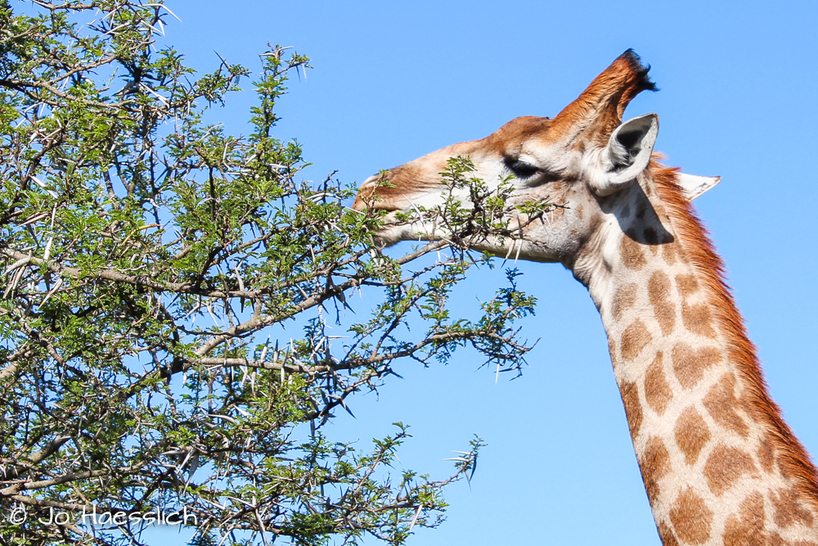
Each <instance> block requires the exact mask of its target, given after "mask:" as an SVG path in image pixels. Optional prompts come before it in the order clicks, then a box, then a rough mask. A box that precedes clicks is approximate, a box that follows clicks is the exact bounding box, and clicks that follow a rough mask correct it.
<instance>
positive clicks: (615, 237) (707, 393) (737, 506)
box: [353, 50, 818, 546]
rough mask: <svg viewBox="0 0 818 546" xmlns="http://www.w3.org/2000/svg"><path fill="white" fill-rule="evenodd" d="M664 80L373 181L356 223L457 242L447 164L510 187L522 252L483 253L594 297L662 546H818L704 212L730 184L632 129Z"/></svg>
mask: <svg viewBox="0 0 818 546" xmlns="http://www.w3.org/2000/svg"><path fill="white" fill-rule="evenodd" d="M648 70H649V67H647V66H645V65H643V64H642V62H641V60H640V59H639V57H638V56H637V55H636V54H635V53H634V52H633V51H632V50H628V51H626V52H625V53H624V54H623V55H621V56H620V57H619V58H617V59H616V60H615V61H614V62H613V64H611V65H610V66H609V67H608V68H607V69H606V70H605V71H603V72H602V73H601V74H600V75H599V76H598V77H597V78H596V79H594V81H593V82H592V83H591V84H590V86H589V87H588V88H587V89H586V90H585V91H584V92H583V93H582V94H581V95H580V96H579V98H577V99H576V100H575V101H574V102H572V103H571V104H570V105H568V106H567V107H566V108H565V109H563V110H562V111H561V112H560V113H559V114H558V115H557V116H556V117H555V118H553V119H549V118H539V117H533V116H526V117H520V118H516V119H514V120H512V121H510V122H509V123H507V124H506V125H504V126H503V127H501V128H500V129H499V130H498V131H496V132H495V133H493V134H491V135H489V136H488V137H486V138H483V139H481V140H476V141H471V142H463V143H460V144H455V145H453V146H449V147H446V148H443V149H441V150H438V151H436V152H433V153H431V154H428V155H426V156H424V157H421V158H419V159H416V160H414V161H411V162H409V163H406V164H405V165H402V166H399V167H396V168H394V169H391V170H389V171H385V172H384V173H382V174H380V175H376V176H373V177H371V178H369V179H368V180H366V181H365V182H364V183H363V185H362V186H361V189H360V191H359V193H358V196H357V197H356V199H355V202H354V204H353V208H354V209H356V210H361V211H364V210H370V211H372V210H377V209H379V210H382V211H385V214H386V216H385V217H384V219H385V223H384V226H383V229H381V230H380V231H379V232H378V233H376V234H375V235H376V240H377V241H379V242H380V243H381V244H383V245H391V244H395V243H397V242H399V241H402V240H416V239H426V240H443V239H447V238H448V237H450V235H451V234H449V233H447V232H446V231H445V229H443V228H442V227H441V225H440V224H439V223H438V222H435V220H434V219H433V218H431V217H430V215H429V214H427V213H426V212H425V211H429V210H432V209H434V207H435V206H440V205H441V203H442V201H443V199H444V196H443V192H442V191H441V174H440V173H441V171H443V170H444V168H445V166H446V162H447V160H448V159H449V158H451V157H454V156H465V157H468V158H469V159H470V160H471V162H472V163H473V165H474V167H475V172H474V173H473V174H475V175H476V177H479V178H480V179H482V180H483V181H484V182H485V183H486V184H489V185H490V186H491V187H494V188H496V187H497V185H498V184H499V181H500V180H501V179H503V178H506V179H507V178H508V176H509V175H513V178H512V184H513V192H512V193H511V195H510V197H509V198H508V202H507V209H506V211H507V215H506V220H507V222H508V226H509V229H508V231H509V232H511V233H512V234H513V236H507V235H506V236H499V235H491V234H484V235H483V236H481V237H478V238H472V240H471V242H470V246H471V247H472V248H475V249H478V250H482V251H485V252H488V253H491V254H494V255H497V256H508V255H516V256H518V257H519V258H521V259H525V260H532V261H539V262H558V263H561V264H563V265H564V266H565V267H566V268H568V269H569V270H571V271H572V273H573V275H574V277H575V278H576V279H577V280H578V281H579V282H581V283H582V284H583V285H585V286H586V288H587V289H588V291H589V294H590V296H591V298H592V300H593V302H594V304H595V305H596V307H597V309H598V310H599V313H600V315H601V317H602V322H603V325H604V328H605V331H606V334H607V336H608V346H609V349H610V355H611V361H612V364H613V371H614V376H615V379H616V382H617V385H618V387H619V391H620V394H621V397H622V402H623V404H624V408H625V414H626V417H627V422H628V427H629V429H630V434H631V438H632V440H633V446H634V451H635V453H636V458H637V462H638V464H639V468H640V471H641V474H642V479H643V481H644V485H645V490H646V493H647V496H648V500H649V502H650V506H651V510H652V512H653V516H654V520H655V522H656V526H657V530H658V533H659V536H660V538H661V541H662V544H664V545H665V546H671V545H687V544H727V545H755V544H758V545H761V544H764V545H771V546H772V545H779V544H792V545H800V546H818V479H816V478H817V476H818V473H816V469H815V467H814V466H813V464H812V462H811V460H810V458H809V455H808V454H807V453H806V451H805V449H804V448H803V447H802V445H801V444H800V443H799V441H798V440H797V439H796V438H795V436H794V435H793V433H792V432H791V430H790V429H789V427H788V426H787V425H786V423H785V422H784V421H783V419H782V417H781V413H780V410H779V408H778V406H777V405H776V404H775V403H774V402H773V401H772V400H771V399H770V397H769V395H768V393H767V388H766V384H765V382H764V379H763V375H762V372H761V368H760V365H759V362H758V359H757V357H756V355H755V348H754V346H753V344H752V343H751V342H750V340H749V339H748V337H747V334H746V330H745V327H744V325H743V321H742V318H741V316H740V314H739V313H738V311H737V309H736V305H735V303H734V301H733V298H732V295H731V293H730V291H729V288H728V287H727V285H726V284H725V280H724V275H723V264H722V262H721V259H720V258H719V256H718V255H717V254H716V252H715V250H714V247H713V245H712V243H711V242H710V239H709V236H708V233H707V232H706V230H705V229H704V228H703V227H702V224H701V223H700V221H699V220H698V218H697V216H696V214H695V212H694V210H693V208H692V206H691V201H692V200H693V199H694V198H695V197H697V196H698V195H700V194H701V193H703V192H704V191H707V190H708V189H710V188H711V187H712V186H714V185H715V184H716V183H718V178H707V177H695V176H691V175H687V174H684V173H681V172H680V171H679V170H678V169H674V168H668V167H665V166H663V165H662V164H661V163H660V162H659V159H660V158H659V156H658V154H654V152H653V147H654V143H655V140H656V136H657V134H658V128H659V121H658V117H657V116H656V115H655V114H648V115H645V116H640V117H637V118H634V119H631V120H628V121H625V122H624V123H623V122H622V115H623V113H624V110H625V108H626V107H627V105H628V104H629V102H630V101H631V100H632V99H633V98H634V97H635V96H636V95H637V94H638V93H640V92H641V91H644V90H655V86H654V84H653V82H651V81H650V79H649V78H648ZM384 181H386V182H388V184H384V183H383V182H384ZM462 191H464V192H467V191H468V190H467V189H464V190H462ZM459 197H461V198H462V199H463V201H464V203H465V202H466V201H467V194H464V195H460V196H459ZM527 202H540V203H557V204H560V206H559V207H558V208H554V209H553V210H552V211H550V212H549V213H548V214H547V215H541V216H535V215H533V214H528V215H527V214H523V213H522V212H520V209H519V208H517V206H518V205H520V204H522V203H527ZM398 213H401V214H398ZM407 215H408V217H410V220H406V218H407Z"/></svg>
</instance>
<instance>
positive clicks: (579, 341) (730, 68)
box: [167, 0, 818, 546]
mask: <svg viewBox="0 0 818 546" xmlns="http://www.w3.org/2000/svg"><path fill="white" fill-rule="evenodd" d="M167 4H168V6H169V7H170V8H171V9H172V10H173V11H174V13H175V14H176V15H178V16H179V18H180V19H181V23H179V22H177V21H175V20H173V21H171V24H170V25H169V26H168V28H167V33H168V41H169V42H171V43H174V44H177V46H178V49H179V50H180V51H182V52H184V53H186V54H187V55H188V58H189V60H190V62H191V64H192V65H193V66H195V67H199V68H212V67H214V66H215V65H216V63H217V62H218V59H217V57H216V55H215V53H214V52H218V53H219V54H220V55H221V56H223V57H225V58H226V59H228V60H229V61H231V62H239V63H241V64H244V65H245V66H248V67H249V68H251V69H257V68H258V67H259V62H258V58H257V57H256V54H257V53H260V52H261V51H263V50H264V49H266V44H267V42H268V41H269V42H271V43H273V44H281V45H285V46H294V48H295V49H296V50H297V51H298V52H300V53H304V54H306V55H308V56H310V57H311V58H312V64H313V66H314V70H311V71H309V72H308V74H307V76H306V78H303V77H302V78H301V79H300V80H297V79H296V80H293V81H292V82H291V85H290V95H289V96H287V97H285V98H284V99H283V100H282V102H281V107H280V108H279V112H280V114H281V115H282V116H283V117H284V119H283V121H282V122H281V124H280V126H279V128H280V132H279V137H280V138H297V139H298V140H299V141H300V142H302V143H303V145H304V149H305V152H306V157H307V159H308V161H311V162H312V163H313V167H311V168H310V169H309V170H308V171H306V172H305V176H306V177H310V178H314V179H322V178H323V177H324V176H325V175H326V174H328V173H329V172H331V171H334V170H336V169H337V170H338V176H339V177H340V178H341V179H342V180H345V181H349V182H361V181H363V180H364V179H365V178H366V177H367V176H369V175H370V174H373V173H374V172H376V171H377V170H378V169H383V168H389V167H394V166H396V165H400V164H402V163H404V162H406V161H409V160H411V159H414V158H416V157H418V156H421V155H423V154H425V153H428V152H431V151H433V150H435V149H438V148H440V147H442V146H445V145H448V144H452V143H455V142H459V141H463V140H471V139H475V138H480V137H483V136H485V135H487V134H489V133H491V132H493V131H494V130H496V129H497V128H498V127H500V126H501V125H502V124H503V123H505V122H506V121H508V120H510V119H512V118H514V117H516V116H520V115H541V116H553V115H555V114H556V113H557V112H558V111H559V110H560V109H561V108H562V107H563V106H565V105H566V104H568V103H569V102H570V101H571V100H573V99H574V98H575V97H576V96H577V95H578V94H579V93H580V92H581V91H582V90H583V89H584V88H585V86H586V85H587V84H588V83H590V81H591V80H592V79H593V78H594V77H595V76H596V75H597V74H598V73H599V72H601V71H602V70H603V69H604V68H605V67H607V66H608V64H610V62H611V61H613V59H615V58H616V57H617V56H618V55H619V54H621V53H622V52H623V51H624V50H625V49H627V48H633V49H635V50H636V52H637V53H639V54H640V55H641V57H642V59H643V61H644V62H646V63H649V64H651V65H652V66H653V68H652V70H651V76H652V78H653V80H654V81H655V82H656V83H657V85H658V87H659V88H660V89H661V91H660V92H658V93H645V94H642V95H640V96H639V97H637V98H636V99H635V100H634V101H633V103H632V104H631V106H630V108H629V110H628V112H627V113H626V117H633V116H636V115H640V114H644V113H648V112H656V113H657V114H658V115H659V117H660V119H661V129H660V132H659V137H658V143H657V150H660V151H662V152H664V153H665V154H666V155H667V158H668V159H667V162H668V163H669V164H671V165H678V166H681V167H682V168H683V169H684V170H685V171H687V172H690V173H693V174H700V175H720V176H721V177H722V183H721V185H719V186H718V187H716V188H715V189H714V190H712V191H711V192H709V193H708V194H706V195H704V196H703V197H701V198H700V199H699V200H698V201H697V203H696V205H697V208H698V211H699V213H700V216H701V217H702V218H703V220H704V222H705V224H706V225H707V226H709V228H710V230H711V232H712V235H713V238H714V240H715V242H716V245H717V248H718V249H719V250H720V252H721V254H722V256H723V257H724V259H725V261H726V264H727V270H728V276H729V282H730V284H731V285H732V286H733V287H734V290H735V295H736V298H737V301H738V304H739V308H740V309H741V310H742V312H743V314H744V317H745V319H746V321H747V324H748V327H749V331H750V336H751V338H752V339H753V340H754V342H755V343H756V344H757V346H758V349H759V353H760V356H761V358H762V361H763V363H764V367H765V371H766V374H767V379H768V382H769V384H770V390H771V392H772V395H773V397H774V399H775V400H776V401H777V402H778V403H779V404H780V405H781V406H782V408H783V411H784V415H785V418H786V419H787V421H788V422H789V424H790V425H791V426H792V428H793V429H794V430H795V432H796V434H797V435H798V436H799V438H800V439H801V440H802V441H803V442H804V444H805V445H806V446H807V448H808V449H809V450H810V451H811V452H812V453H813V454H818V420H816V417H818V356H816V355H818V320H816V312H815V307H816V305H817V304H818V290H816V286H815V279H816V274H815V272H816V269H817V268H818V261H817V259H816V252H815V251H816V246H817V245H816V240H815V234H816V232H818V215H816V213H815V207H816V203H818V171H817V170H816V167H815V164H816V162H815V157H816V148H818V131H816V127H817V126H818V106H816V98H818V73H817V71H818V42H817V40H818V38H816V36H817V35H818V33H816V30H815V29H816V28H818V3H816V2H813V1H791V2H746V1H742V2H737V1H721V2H713V1H712V0H708V1H686V2H661V1H656V0H653V1H639V0H635V1H629V2H621V1H612V0H604V1H583V0H571V1H548V2H544V1H515V0H506V1H504V2H491V3H488V2H480V1H468V2H466V1H446V0H436V1H406V2H382V1H381V2H375V1H366V2H352V1H347V2H329V1H325V2H319V1H310V0H301V1H298V2H271V1H268V0H264V1H261V0H257V1H251V0H232V1H231V2H223V1H216V0H195V1H193V0H167ZM239 102H240V101H239ZM224 113H225V121H226V123H227V124H228V126H229V127H231V128H233V130H234V131H236V132H242V128H241V127H242V126H241V125H240V122H241V121H242V120H243V119H246V117H245V118H242V117H241V115H242V112H241V110H225V111H224ZM233 124H238V125H233ZM520 269H521V270H522V271H523V272H524V273H525V274H524V276H523V277H521V278H520V279H519V280H520V286H521V288H522V289H523V290H526V291H529V292H531V293H534V294H536V295H537V296H538V297H539V300H540V304H539V306H538V309H537V315H536V317H533V318H530V319H529V320H527V321H526V322H524V323H523V328H524V330H523V335H524V337H527V338H529V339H537V338H539V339H540V341H539V344H538V346H537V348H536V350H535V351H534V352H532V353H531V356H530V358H529V364H530V366H529V367H528V368H527V369H526V370H525V372H524V375H523V376H522V377H521V378H519V379H517V380H515V381H508V380H506V379H505V378H503V377H501V379H500V381H499V382H498V383H497V384H495V381H494V374H493V371H492V370H486V369H478V366H479V361H478V359H476V358H475V356H474V355H473V354H469V353H467V352H463V353H461V354H460V355H458V356H456V358H455V359H454V360H453V361H452V362H451V363H450V364H449V365H448V366H445V367H444V366H442V365H436V366H431V367H430V368H429V369H418V368H417V365H416V364H413V363H409V362H407V363H405V365H404V366H403V368H401V369H400V370H399V371H400V373H402V375H403V376H404V379H403V380H400V379H397V378H395V379H394V380H390V382H388V383H387V385H386V386H385V387H384V388H383V389H382V390H381V392H380V397H376V396H374V395H371V396H364V397H358V398H357V399H353V401H352V404H351V408H352V410H353V411H354V412H355V414H356V416H357V418H356V419H352V418H350V417H348V416H346V415H344V416H340V417H339V419H338V423H337V425H335V426H336V427H338V428H337V430H338V435H339V437H345V438H356V437H357V438H360V439H361V442H362V444H364V443H365V442H367V441H368V440H369V439H370V438H372V437H373V436H377V435H384V434H387V433H389V432H390V430H391V429H390V426H389V425H390V423H391V422H393V421H398V420H400V421H403V422H405V423H408V424H409V425H411V427H412V428H411V431H412V432H413V434H414V436H415V437H414V439H413V440H412V441H411V442H410V443H409V444H408V445H407V447H406V449H404V451H403V452H402V453H401V455H400V456H401V461H402V463H403V464H405V466H406V467H409V468H413V469H416V470H427V471H429V472H431V473H432V474H433V477H439V478H443V477H445V476H446V475H447V474H446V473H447V472H449V470H450V464H451V463H448V462H443V461H442V459H444V458H446V457H450V456H452V454H451V451H452V450H457V449H465V448H466V447H467V445H468V440H469V439H470V438H471V437H472V435H473V434H474V433H477V434H479V435H480V436H481V437H482V438H483V439H484V440H485V441H486V442H487V443H488V447H487V448H485V449H484V450H483V452H482V454H481V457H480V460H479V465H478V469H477V473H476V475H475V478H474V480H473V481H472V483H471V486H470V487H469V486H468V485H467V484H466V483H458V484H455V485H454V486H453V487H451V488H450V489H449V490H448V492H447V495H446V496H447V499H448V500H449V501H450V503H451V504H452V506H451V508H450V510H449V518H448V521H447V522H446V523H445V524H444V525H443V526H442V527H441V528H440V529H438V530H434V531H427V530H420V531H419V532H418V533H417V535H416V536H415V537H413V538H412V539H410V542H409V544H410V545H411V544H416V545H419V544H423V545H425V546H436V545H441V546H443V545H446V546H449V545H452V544H516V545H529V544H531V545H534V544H607V545H628V546H631V545H635V544H639V545H641V544H658V543H659V539H658V536H657V533H656V530H655V527H654V524H653V519H652V516H651V513H650V509H649V506H648V502H647V499H646V496H645V493H644V488H643V485H642V482H641V478H640V476H639V472H638V469H637V465H636V460H635V457H634V454H633V449H632V447H631V443H630V437H629V435H628V430H627V425H626V422H625V417H624V412H623V410H622V404H621V401H620V398H619V394H618V391H617V390H616V385H615V382H614V379H613V374H612V371H611V365H610V359H609V357H608V354H607V346H606V342H605V336H604V332H603V330H602V326H601V323H600V321H599V319H598V315H597V313H596V311H595V309H594V307H593V305H592V303H591V301H590V298H588V295H587V292H586V291H585V289H584V288H583V287H582V286H581V285H580V284H579V283H577V282H576V281H574V280H573V279H572V277H571V275H570V273H568V272H566V271H565V270H563V269H562V268H561V266H557V265H542V264H520ZM476 273H478V274H477V275H474V276H473V278H472V279H471V280H470V282H471V283H473V285H470V286H471V287H477V288H480V289H481V290H482V291H483V292H484V293H485V292H488V291H490V290H486V289H485V287H486V286H487V285H490V284H492V283H496V282H499V279H500V276H499V275H496V274H491V273H489V272H476ZM481 287H482V288H481ZM477 288H475V289H474V290H472V288H469V287H466V289H464V290H463V291H462V293H461V294H460V295H459V296H458V297H460V298H463V303H464V305H467V304H472V303H473V300H474V292H475V291H477ZM374 543H375V541H374V540H372V541H368V544H374Z"/></svg>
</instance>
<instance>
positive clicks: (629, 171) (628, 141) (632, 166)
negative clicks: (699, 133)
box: [593, 114, 659, 196]
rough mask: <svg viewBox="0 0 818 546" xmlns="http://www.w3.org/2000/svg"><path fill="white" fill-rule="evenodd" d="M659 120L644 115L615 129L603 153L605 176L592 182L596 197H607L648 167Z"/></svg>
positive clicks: (654, 115) (657, 132)
mask: <svg viewBox="0 0 818 546" xmlns="http://www.w3.org/2000/svg"><path fill="white" fill-rule="evenodd" d="M657 134H659V116H657V115H656V114H647V115H645V116H640V117H638V118H633V119H630V120H628V121H626V122H624V123H623V124H622V125H620V126H619V127H617V128H616V130H615V131H614V132H613V134H612V135H611V138H610V140H609V141H608V146H607V148H606V149H605V156H606V159H607V161H605V165H606V167H605V172H604V173H603V176H601V177H599V178H598V179H597V180H595V183H594V184H593V188H594V190H595V191H596V193H597V194H598V195H602V196H605V195H611V194H612V193H614V192H616V191H619V190H620V189H621V188H623V187H624V186H625V185H626V184H628V183H629V182H630V181H631V180H633V179H635V178H636V177H637V176H639V175H640V174H641V173H642V171H644V170H645V169H646V168H647V167H648V164H649V163H650V156H651V154H652V153H653V145H654V144H656V135H657Z"/></svg>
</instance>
